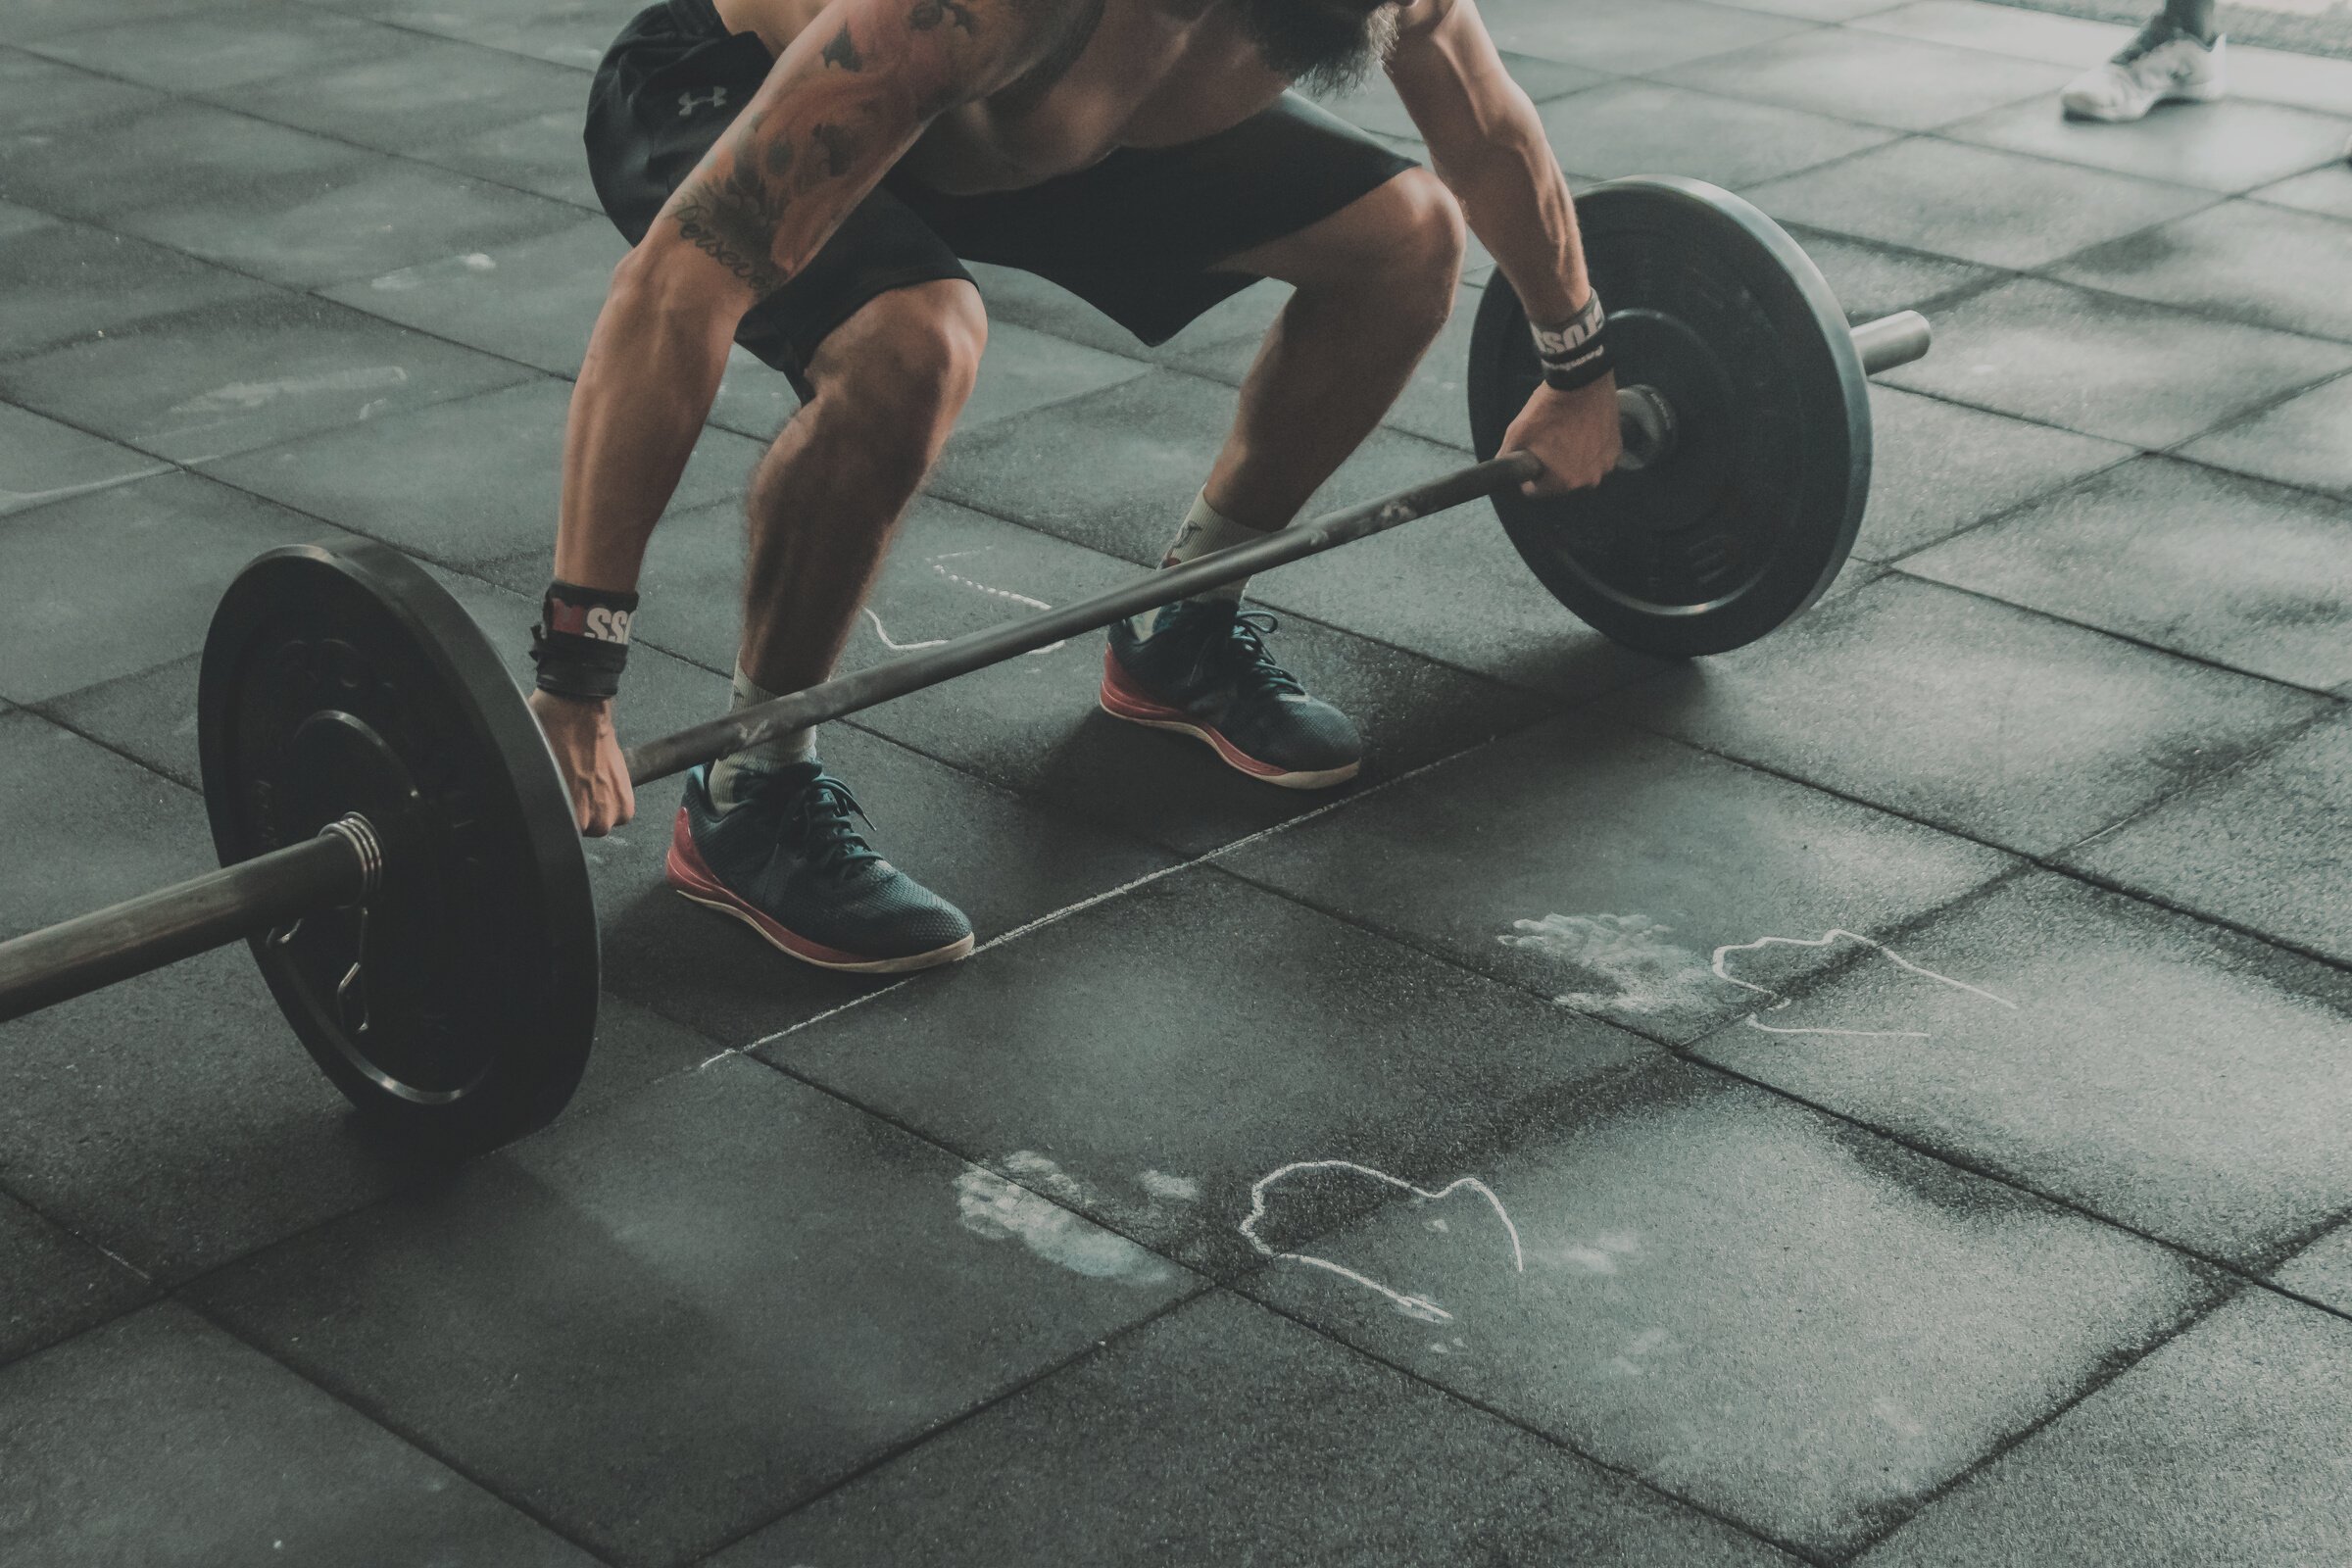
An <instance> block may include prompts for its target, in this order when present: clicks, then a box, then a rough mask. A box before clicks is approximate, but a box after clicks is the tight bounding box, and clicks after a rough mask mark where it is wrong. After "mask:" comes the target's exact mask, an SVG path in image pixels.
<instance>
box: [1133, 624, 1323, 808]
mask: <svg viewBox="0 0 2352 1568" xmlns="http://www.w3.org/2000/svg"><path fill="white" fill-rule="evenodd" d="M1096 701H1097V702H1099V703H1100V704H1101V705H1102V707H1103V711H1104V712H1105V713H1108V714H1109V715H1110V716H1111V717H1113V718H1123V719H1125V720H1126V721H1127V722H1128V723H1130V724H1141V725H1143V726H1144V727H1145V728H1147V729H1164V730H1167V731H1169V732H1171V733H1173V734H1177V735H1190V736H1191V737H1192V738H1193V739H1195V740H1197V741H1200V742H1201V743H1203V744H1204V745H1206V746H1207V747H1208V749H1209V750H1210V751H1213V752H1215V753H1216V754H1217V756H1218V757H1219V758H1221V759H1223V760H1224V762H1225V764H1226V765H1227V766H1228V767H1231V768H1233V769H1234V770H1235V771H1237V772H1242V773H1247V774H1249V775H1250V777H1251V778H1253V779H1256V780H1257V781H1258V782H1259V783H1261V784H1277V785H1280V786H1281V787H1282V788H1284V789H1286V790H1327V789H1330V788H1331V787H1332V786H1333V785H1335V784H1345V783H1347V782H1348V780H1349V779H1351V778H1353V777H1355V775H1356V772H1357V770H1358V769H1359V768H1360V767H1361V766H1362V764H1361V763H1358V762H1349V763H1348V764H1347V765H1346V766H1345V767H1330V768H1324V769H1322V770H1321V771H1319V772H1299V771H1295V770H1292V769H1287V768H1284V767H1281V766H1278V765H1277V764H1275V763H1273V762H1265V761H1260V760H1258V759H1256V758H1254V757H1251V756H1250V754H1249V753H1248V752H1245V751H1243V750H1242V749H1241V748H1240V747H1238V746H1236V745H1234V744H1233V742H1231V741H1229V740H1227V739H1226V738H1225V737H1224V736H1223V735H1220V734H1218V733H1217V732H1216V731H1215V730H1213V729H1211V728H1209V727H1208V726H1207V725H1205V724H1197V723H1195V722H1194V721H1193V720H1192V719H1191V718H1190V717H1189V716H1187V715H1186V714H1185V713H1184V712H1183V711H1182V710H1179V709H1174V708H1170V707H1168V706H1167V705H1166V704H1164V703H1157V702H1154V701H1152V699H1151V698H1150V697H1147V696H1145V695H1144V694H1143V693H1142V692H1139V691H1137V690H1136V689H1135V688H1134V687H1133V686H1130V685H1128V684H1127V678H1126V671H1125V670H1122V669H1121V668H1119V662H1118V660H1117V658H1116V657H1115V656H1113V655H1112V654H1111V652H1110V650H1108V649H1107V648H1106V649H1104V650H1103V690H1102V692H1101V694H1100V695H1099V696H1098V697H1097V698H1096Z"/></svg>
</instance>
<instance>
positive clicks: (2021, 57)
mask: <svg viewBox="0 0 2352 1568" xmlns="http://www.w3.org/2000/svg"><path fill="white" fill-rule="evenodd" d="M1910 3H1911V0H1901V3H1899V4H1896V5H1893V6H1890V7H1888V8H1887V10H1884V11H1873V12H1869V13H1867V14H1865V15H1864V16H1860V17H1848V18H1845V19H1844V20H1842V21H1840V22H1838V24H1837V25H1838V26H1840V27H1849V28H1852V29H1853V30H1854V31H1856V32H1867V33H1871V34H1873V35H1874V36H1876V37H1881V38H1912V37H1913V36H1914V35H1913V34H1910V33H1901V32H1882V31H1880V30H1879V29H1878V28H1875V27H1861V26H1856V25H1855V24H1856V23H1859V22H1863V21H1867V20H1868V19H1869V18H1871V17H1886V16H1891V15H1892V14H1893V13H1894V12H1896V11H1900V10H1902V9H1904V7H1905V6H1906V5H1908V4H1910ZM1984 3H1985V4H1988V5H1997V6H2000V7H2001V8H2002V9H2004V10H2008V11H2023V12H2025V13H2027V14H2028V15H2029V16H2040V17H2059V18H2061V19H2064V20H2069V21H2075V22H2087V23H2091V24H2092V25H2097V23H2098V20H2099V19H2097V18H2095V17H2082V16H2077V15H2075V14H2074V13H2072V12H2063V11H2046V10H2043V9H2042V8H2041V7H2039V6H2034V5H2027V4H2020V3H2019V0H1984ZM2113 25H2115V26H2116V27H2118V28H2121V29H2124V30H2126V31H2129V30H2130V28H2131V24H2130V23H2128V22H2126V23H2116V24H2113ZM1917 41H1919V42H1922V43H1935V44H1938V45H1940V46H1942V47H1943V48H1946V49H1965V50H1967V51H1968V52H1969V53H1971V54H1980V55H1992V56H1994V57H1996V58H1998V59H2002V60H2014V61H2018V62H2020V63H2021V64H2025V65H2044V66H2051V65H2056V64H2057V63H2056V62H2053V61H2048V60H2043V59H2042V58H2041V57H2040V56H2038V55H2028V54H2019V53H2016V52H2014V51H2012V50H2007V49H1995V48H1993V47H1992V46H1991V45H1989V44H1982V43H1961V42H1958V41H1956V40H1953V39H1949V38H1919V39H1917ZM2246 47H2247V48H2250V49H2264V50H2268V51H2269V52H2271V53H2273V54H2283V55H2294V56H2296V57H2297V58H2298V59H2303V60H2332V59H2336V58H2338V57H2336V56H2333V55H2322V54H2313V53H2311V52H2310V51H2308V50H2302V49H2281V48H2278V46H2277V45H2275V44H2248V45H2247V46H2246ZM2096 64H2098V62H2096V61H2090V60H2086V61H2084V62H2083V65H2084V67H2085V68H2088V67H2090V66H2093V65H2096ZM2057 69H2059V70H2064V69H2065V67H2063V66H2058V67H2057ZM2229 97H2230V98H2232V99H2239V100H2242V101H2244V102H2247V103H2257V104H2268V105H2270V106H2272V107H2274V108H2278V109H2303V110H2306V111H2307V112H2309V113H2312V114H2326V113H2327V111H2326V110H2324V109H2311V108H2310V106H2309V105H2307V104H2302V103H2298V102H2295V101H2292V100H2290V99H2285V98H2265V97H2263V96H2262V95H2261V94H2260V93H2257V92H2248V91H2246V90H2245V89H2244V88H2243V87H2241V86H2239V85H2237V84H2236V83H2235V82H2232V83H2231V84H2230V87H2229Z"/></svg>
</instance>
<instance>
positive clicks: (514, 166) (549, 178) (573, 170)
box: [400, 13, 604, 218]
mask: <svg viewBox="0 0 2352 1568" xmlns="http://www.w3.org/2000/svg"><path fill="white" fill-rule="evenodd" d="M445 14H446V13H445ZM584 96H585V94H584V93H583V97H584ZM586 118H587V117H586V115H585V113H584V111H583V110H582V109H580V108H579V107H578V106H576V105H575V106H567V107H565V108H563V109H554V110H549V111H548V112H547V113H545V114H538V115H531V116H528V117H526V118H524V119H521V120H516V121H513V122H511V123H507V124H503V125H492V126H491V127H490V128H489V129H487V130H476V131H469V132H467V133H466V134H464V135H461V136H457V137H435V138H429V139H426V140H422V141H417V142H415V143H412V144H410V145H407V146H404V147H402V148H401V149H400V151H401V154H402V156H404V157H407V158H411V159H414V160H416V161H417V162H418V163H422V164H433V165H436V166H438V167H440V168H442V169H449V170H455V171H456V172H459V173H462V174H471V175H473V176H474V177H475V178H477V179H486V180H489V181H490V182H491V183H492V184H496V185H511V186H513V187H514V188H515V189H516V190H527V191H530V192H531V193H532V194H534V195H538V196H545V197H547V198H549V199H550V200H553V201H559V202H566V203H568V204H570V205H571V206H573V207H578V208H582V209H584V210H585V211H587V212H589V213H592V214H595V215H596V216H598V217H600V218H601V217H603V216H604V209H603V208H602V206H601V205H600V204H599V203H598V201H597V195H596V182H595V181H594V180H593V179H592V178H591V177H590V176H589V172H588V160H587V159H586V158H585V157H583V156H582V155H581V152H580V128H581V124H582V123H583V122H584V121H585V119H586Z"/></svg>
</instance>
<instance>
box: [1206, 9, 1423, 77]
mask: <svg viewBox="0 0 2352 1568" xmlns="http://www.w3.org/2000/svg"><path fill="white" fill-rule="evenodd" d="M1239 5H1240V8H1241V15H1242V25H1243V27H1244V28H1245V29H1246V30H1247V31H1248V32H1249V34H1250V41H1251V42H1252V43H1255V44H1256V45H1257V51H1258V53H1259V55H1260V56H1262V57H1263V58H1264V60H1265V62H1266V65H1267V66H1268V67H1269V68H1270V69H1272V70H1273V71H1274V73H1276V74H1278V75H1282V76H1287V77H1288V78H1290V79H1291V80H1292V81H1294V82H1297V83H1298V84H1299V86H1301V87H1303V88H1305V89H1306V90H1307V91H1308V92H1310V93H1326V94H1339V93H1345V92H1348V91H1350V90H1351V89H1353V88H1356V87H1359V86H1361V85H1363V82H1364V78H1365V77H1367V76H1369V75H1370V74H1371V73H1372V68H1373V67H1374V66H1376V65H1378V64H1380V63H1381V61H1383V60H1384V59H1386V58H1387V57H1388V53H1389V49H1390V47H1391V46H1392V45H1394V44H1395V43H1396V41H1397V6H1396V5H1395V4H1394V3H1392V0H1372V3H1366V0H1239Z"/></svg>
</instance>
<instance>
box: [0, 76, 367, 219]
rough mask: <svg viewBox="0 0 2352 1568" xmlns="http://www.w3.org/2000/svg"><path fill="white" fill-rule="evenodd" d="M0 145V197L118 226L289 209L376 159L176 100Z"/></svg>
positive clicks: (300, 133) (342, 146)
mask: <svg viewBox="0 0 2352 1568" xmlns="http://www.w3.org/2000/svg"><path fill="white" fill-rule="evenodd" d="M54 69H58V70H63V69H65V68H63V67H57V68H54ZM0 146H4V147H5V151H6V153H7V156H6V157H4V158H0V195H4V196H6V197H8V198H9V199H10V200H11V201H18V202H23V203H25V204H26V205H28V206H32V207H37V208H39V209H41V210H42V211H43V212H50V213H58V214H62V215H64V216H66V217H71V218H81V219H86V220H88V221H92V222H98V223H102V224H104V225H106V226H108V227H110V228H118V229H120V228H123V227H125V223H126V220H127V219H128V217H129V215H131V214H135V213H141V212H144V211H146V210H148V209H151V208H155V207H159V206H170V205H172V204H178V205H180V206H182V207H184V208H195V209H199V210H200V209H201V208H203V207H204V206H206V205H208V204H221V205H226V204H230V203H234V204H237V205H238V206H240V207H245V208H250V207H252V206H253V205H254V204H256V203H259V202H265V201H271V200H273V201H275V202H277V203H279V204H280V205H281V206H283V205H293V204H295V203H298V202H300V201H303V200H307V199H309V198H310V197H313V196H315V195H317V194H318V193H319V192H320V191H322V190H326V189H328V188H330V187H331V186H332V185H333V184H334V183H335V182H337V181H338V180H347V179H350V178H352V177H353V176H354V175H355V174H356V173H358V172H361V171H364V170H366V169H367V168H368V166H369V164H370V163H371V162H372V161H373V159H372V155H370V154H368V153H366V152H363V151H361V150H360V149H358V148H356V147H352V146H349V145H346V144H344V143H341V142H335V141H329V140H327V139H326V138H325V137H323V136H314V135H311V134H309V133H308V132H306V131H300V130H290V129H288V128H287V127H285V126H283V125H273V124H270V123H268V122H267V121H261V120H255V119H252V118H250V117H249V116H245V115H232V114H230V113H228V112H227V111H225V110H221V109H214V108H211V107H209V106H207V105H204V104H192V103H183V102H180V101H177V100H162V101H160V102H159V103H158V104H157V105H156V106H155V107H153V108H147V109H139V110H133V111H128V112H123V113H118V114H115V115H110V116H107V117H104V118H102V119H100V120H99V121H97V122H96V123H92V124H89V125H76V126H64V127H60V128H59V129H58V130H57V131H46V130H44V131H41V132H38V133H33V132H20V133H19V134H17V135H15V136H12V137H10V138H8V140H7V141H6V142H5V143H4V144H0ZM135 231H136V232H141V233H145V232H146V230H145V229H144V228H140V229H137V230H135ZM149 237H151V238H152V237H154V236H152V235H150V236H149Z"/></svg>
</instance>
